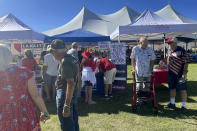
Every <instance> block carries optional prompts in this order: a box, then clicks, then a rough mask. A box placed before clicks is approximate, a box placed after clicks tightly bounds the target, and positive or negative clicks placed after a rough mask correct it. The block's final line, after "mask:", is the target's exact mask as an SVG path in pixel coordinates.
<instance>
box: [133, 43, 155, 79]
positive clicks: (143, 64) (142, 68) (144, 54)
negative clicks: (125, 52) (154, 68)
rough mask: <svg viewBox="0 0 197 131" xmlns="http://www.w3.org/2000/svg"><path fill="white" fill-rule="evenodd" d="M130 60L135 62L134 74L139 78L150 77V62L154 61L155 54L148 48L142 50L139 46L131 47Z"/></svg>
mask: <svg viewBox="0 0 197 131" xmlns="http://www.w3.org/2000/svg"><path fill="white" fill-rule="evenodd" d="M130 58H131V59H134V60H135V62H136V66H135V69H136V72H137V75H138V76H140V77H148V76H149V75H150V61H152V60H155V58H156V57H155V53H154V51H153V50H152V48H151V47H150V46H147V48H146V49H142V48H141V47H140V45H137V46H135V47H133V49H132V53H131V57H130Z"/></svg>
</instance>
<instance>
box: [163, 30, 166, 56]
mask: <svg viewBox="0 0 197 131" xmlns="http://www.w3.org/2000/svg"><path fill="white" fill-rule="evenodd" d="M163 45H164V47H163V52H164V54H163V55H164V56H163V57H164V58H166V34H165V33H164V34H163Z"/></svg>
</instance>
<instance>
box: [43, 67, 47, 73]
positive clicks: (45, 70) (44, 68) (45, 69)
mask: <svg viewBox="0 0 197 131" xmlns="http://www.w3.org/2000/svg"><path fill="white" fill-rule="evenodd" d="M42 70H43V71H42V75H44V74H45V73H46V72H47V66H43V69H42Z"/></svg>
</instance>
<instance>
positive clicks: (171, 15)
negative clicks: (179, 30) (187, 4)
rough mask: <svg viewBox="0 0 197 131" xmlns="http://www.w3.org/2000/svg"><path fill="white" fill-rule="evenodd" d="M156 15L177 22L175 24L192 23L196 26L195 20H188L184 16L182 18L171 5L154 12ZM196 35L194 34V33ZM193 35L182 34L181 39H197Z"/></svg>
mask: <svg viewBox="0 0 197 131" xmlns="http://www.w3.org/2000/svg"><path fill="white" fill-rule="evenodd" d="M155 13H156V14H157V15H159V16H161V17H164V18H166V19H169V20H173V21H177V22H183V23H192V24H197V21H196V20H193V19H191V18H188V17H186V16H183V15H182V14H180V13H179V12H177V11H176V10H175V9H174V8H173V7H172V5H171V4H168V5H166V6H165V7H164V8H162V9H161V10H158V11H156V12H155ZM195 34H196V33H195ZM195 34H184V35H182V36H181V37H184V38H192V39H197V37H196V35H195Z"/></svg>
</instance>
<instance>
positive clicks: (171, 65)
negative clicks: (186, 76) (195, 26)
mask: <svg viewBox="0 0 197 131" xmlns="http://www.w3.org/2000/svg"><path fill="white" fill-rule="evenodd" d="M168 60H169V61H168V69H169V72H172V73H173V74H175V75H177V76H182V74H183V71H184V65H185V64H186V63H188V62H189V57H188V55H187V53H186V51H185V50H184V49H183V48H182V47H180V46H177V48H176V50H174V51H169V55H168Z"/></svg>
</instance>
